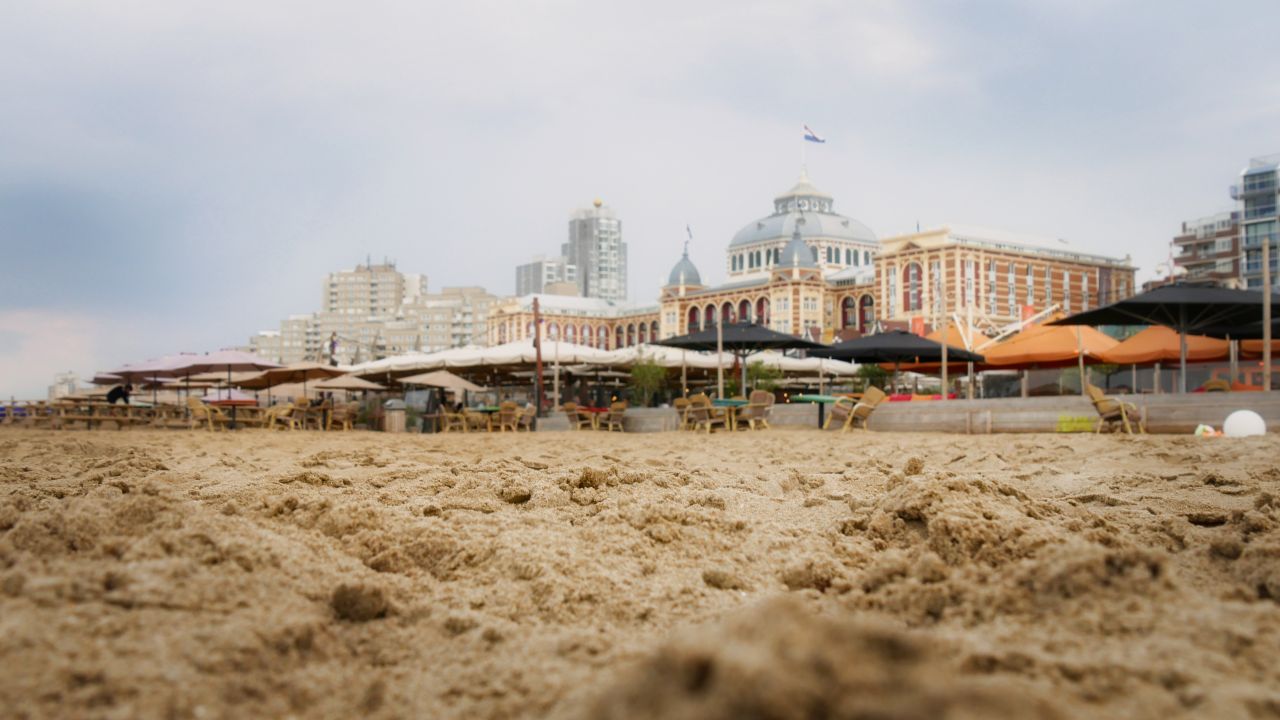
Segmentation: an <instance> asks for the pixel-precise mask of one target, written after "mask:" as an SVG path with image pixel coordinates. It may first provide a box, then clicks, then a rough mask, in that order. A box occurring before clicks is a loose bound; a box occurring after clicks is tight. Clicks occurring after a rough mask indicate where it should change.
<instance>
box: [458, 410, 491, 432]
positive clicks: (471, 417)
mask: <svg viewBox="0 0 1280 720" xmlns="http://www.w3.org/2000/svg"><path fill="white" fill-rule="evenodd" d="M462 416H463V419H465V420H466V424H467V429H468V430H492V429H493V425H492V424H490V419H491V418H490V417H489V413H486V412H481V411H479V410H472V409H471V408H464V409H463V411H462Z"/></svg>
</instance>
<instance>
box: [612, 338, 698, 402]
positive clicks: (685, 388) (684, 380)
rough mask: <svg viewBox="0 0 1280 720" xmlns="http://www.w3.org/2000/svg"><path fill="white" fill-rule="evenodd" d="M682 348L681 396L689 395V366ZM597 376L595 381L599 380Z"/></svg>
mask: <svg viewBox="0 0 1280 720" xmlns="http://www.w3.org/2000/svg"><path fill="white" fill-rule="evenodd" d="M684 353H685V350H684V348H680V394H681V396H682V397H689V366H688V365H686V364H685V361H684ZM599 381H600V379H599V377H597V378H596V382H599Z"/></svg>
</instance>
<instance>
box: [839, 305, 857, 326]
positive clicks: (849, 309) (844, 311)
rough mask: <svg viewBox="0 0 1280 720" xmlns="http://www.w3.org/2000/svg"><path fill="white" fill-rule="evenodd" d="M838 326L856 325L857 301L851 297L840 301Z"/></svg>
mask: <svg viewBox="0 0 1280 720" xmlns="http://www.w3.org/2000/svg"><path fill="white" fill-rule="evenodd" d="M840 327H841V328H856V327H858V302H857V301H856V300H854V299H853V298H852V297H846V298H845V299H843V300H841V301H840Z"/></svg>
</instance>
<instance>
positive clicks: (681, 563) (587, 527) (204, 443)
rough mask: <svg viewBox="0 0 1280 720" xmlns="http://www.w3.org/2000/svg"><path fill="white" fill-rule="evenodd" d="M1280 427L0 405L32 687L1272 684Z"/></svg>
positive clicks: (497, 698)
mask: <svg viewBox="0 0 1280 720" xmlns="http://www.w3.org/2000/svg"><path fill="white" fill-rule="evenodd" d="M1278 458H1280V440H1278V439H1277V437H1276V436H1275V435H1272V436H1270V437H1266V438H1251V439H1247V440H1229V439H1224V438H1213V439H1210V438H1194V437H1139V438H1127V437H1107V436H1103V437H1096V436H1085V435H1072V436H1008V435H1006V436H985V437H966V436H948V435H923V434H920V435H915V434H883V433H862V434H852V435H844V436H836V435H827V434H821V433H818V432H816V431H800V430H791V431H786V430H775V431H769V432H764V433H736V434H724V433H717V434H716V435H714V436H711V437H707V436H705V435H697V436H695V435H690V434H674V433H672V434H660V435H622V434H616V433H615V434H603V433H599V434H593V433H587V432H582V433H542V434H535V435H528V434H522V435H517V436H513V435H510V434H507V435H492V436H490V435H459V434H452V435H447V436H431V435H426V436H418V435H414V436H408V435H401V436H391V435H385V434H370V433H349V434H320V433H314V432H306V433H304V432H297V433H286V432H278V433H265V432H262V431H246V432H240V433H215V434H210V433H206V432H194V433H188V432H151V431H128V432H111V431H98V432H75V431H68V432H61V433H53V432H47V431H36V430H24V429H16V428H9V429H0V668H3V672H0V707H3V708H4V709H5V711H4V714H5V715H6V716H8V717H20V718H21V717H102V718H132V717H164V718H220V717H267V716H271V717H283V716H295V717H352V716H368V717H386V718H392V717H444V718H450V717H456V718H490V717H491V718H507V717H543V716H552V717H612V718H624V717H646V718H659V717H662V718H694V717H710V718H730V717H760V718H864V717H876V718H925V717H953V718H970V717H972V718H977V717H1085V716H1090V717H1138V718H1176V717H1221V718H1261V717H1280V662H1278V660H1277V659H1278V658H1280V530H1278V529H1277V524H1278V522H1280V467H1277V464H1278V462H1277V459H1278Z"/></svg>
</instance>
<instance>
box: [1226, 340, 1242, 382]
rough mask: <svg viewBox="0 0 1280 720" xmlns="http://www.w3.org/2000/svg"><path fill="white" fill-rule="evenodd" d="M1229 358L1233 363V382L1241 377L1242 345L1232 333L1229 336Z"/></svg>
mask: <svg viewBox="0 0 1280 720" xmlns="http://www.w3.org/2000/svg"><path fill="white" fill-rule="evenodd" d="M1227 359H1228V361H1229V362H1230V363H1231V382H1237V379H1238V378H1239V377H1240V347H1239V346H1238V345H1237V344H1236V341H1235V340H1232V339H1231V336H1230V335H1228V336H1227Z"/></svg>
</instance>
